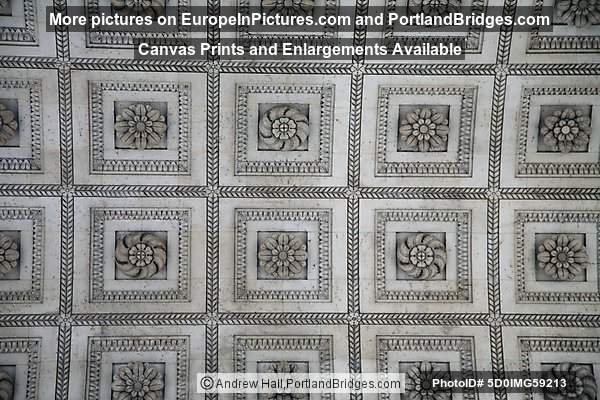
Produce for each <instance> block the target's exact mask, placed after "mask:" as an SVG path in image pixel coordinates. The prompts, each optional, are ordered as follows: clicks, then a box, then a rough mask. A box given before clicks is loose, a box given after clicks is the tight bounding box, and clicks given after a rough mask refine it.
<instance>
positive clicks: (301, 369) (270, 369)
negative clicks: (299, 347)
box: [258, 361, 308, 400]
mask: <svg viewBox="0 0 600 400" xmlns="http://www.w3.org/2000/svg"><path fill="white" fill-rule="evenodd" d="M260 364H262V363H258V365H260ZM307 367H308V363H306V362H290V361H273V362H270V363H268V365H267V368H266V371H267V373H270V374H299V373H306V372H308V369H307ZM259 372H260V371H259ZM260 398H265V399H267V400H300V399H307V398H308V396H307V395H306V394H304V393H288V392H280V393H269V394H267V395H259V399H260Z"/></svg>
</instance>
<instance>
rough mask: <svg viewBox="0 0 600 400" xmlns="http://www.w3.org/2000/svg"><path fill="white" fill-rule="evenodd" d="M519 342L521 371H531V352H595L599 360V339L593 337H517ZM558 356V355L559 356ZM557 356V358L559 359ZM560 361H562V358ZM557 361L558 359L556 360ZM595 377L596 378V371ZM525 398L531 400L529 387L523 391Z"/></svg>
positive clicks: (532, 395) (596, 372) (531, 395)
mask: <svg viewBox="0 0 600 400" xmlns="http://www.w3.org/2000/svg"><path fill="white" fill-rule="evenodd" d="M517 340H518V343H519V362H520V367H521V371H522V372H524V373H530V372H531V362H532V353H542V352H549V353H558V354H560V353H563V354H564V353H581V354H585V353H595V354H596V355H597V358H596V360H600V339H598V338H593V337H539V336H538V337H530V336H520V337H517ZM559 357H560V356H559ZM559 357H557V360H558V359H559ZM560 361H564V358H563V359H561V360H560ZM557 363H558V361H557ZM594 372H595V378H596V379H598V371H594ZM524 395H525V399H526V400H533V399H534V397H535V396H534V394H533V392H532V391H531V389H529V390H527V391H526V392H525V393H524Z"/></svg>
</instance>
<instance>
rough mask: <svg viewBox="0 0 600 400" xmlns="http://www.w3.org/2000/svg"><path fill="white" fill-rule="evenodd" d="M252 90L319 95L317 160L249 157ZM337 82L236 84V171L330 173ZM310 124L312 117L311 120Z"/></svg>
mask: <svg viewBox="0 0 600 400" xmlns="http://www.w3.org/2000/svg"><path fill="white" fill-rule="evenodd" d="M250 94H265V95H272V94H301V95H309V96H311V95H312V96H319V104H320V108H319V114H320V117H319V122H320V125H319V149H318V155H317V158H316V159H315V160H314V161H271V162H267V161H257V160H251V159H249V148H248V142H249V135H250V129H249V128H250V127H249V125H248V97H249V95H250ZM334 95H335V85H333V84H325V85H285V84H274V85H266V84H265V85H244V84H238V85H236V94H235V96H236V98H235V104H236V113H237V115H236V121H237V122H236V133H235V174H236V175H273V174H277V175H292V176H307V175H311V176H312V175H318V176H331V175H332V165H331V163H332V146H331V142H332V136H333V130H334V108H335V101H334ZM309 124H310V121H309Z"/></svg>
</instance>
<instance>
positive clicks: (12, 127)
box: [0, 5, 19, 146]
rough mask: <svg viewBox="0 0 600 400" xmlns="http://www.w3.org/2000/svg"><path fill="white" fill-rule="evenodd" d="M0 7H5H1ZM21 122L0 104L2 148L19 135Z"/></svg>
mask: <svg viewBox="0 0 600 400" xmlns="http://www.w3.org/2000/svg"><path fill="white" fill-rule="evenodd" d="M0 7H3V6H1V5H0ZM18 128H19V122H18V121H17V120H16V118H15V114H14V113H13V112H12V111H10V110H9V109H8V108H6V105H4V104H2V103H0V146H4V145H5V144H6V143H7V142H8V141H9V140H10V139H11V138H12V137H13V136H15V135H16V134H17V129H18Z"/></svg>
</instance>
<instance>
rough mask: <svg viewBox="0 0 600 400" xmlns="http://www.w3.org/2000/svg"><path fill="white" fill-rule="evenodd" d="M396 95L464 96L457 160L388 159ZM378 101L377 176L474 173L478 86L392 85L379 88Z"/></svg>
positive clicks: (463, 174) (465, 174) (469, 174)
mask: <svg viewBox="0 0 600 400" xmlns="http://www.w3.org/2000/svg"><path fill="white" fill-rule="evenodd" d="M394 95H414V96H419V95H438V96H444V95H451V96H452V95H454V96H461V97H462V101H461V107H460V127H459V133H458V135H459V136H458V154H457V159H456V161H454V162H421V161H418V162H417V161H415V162H395V161H388V160H387V155H386V153H387V149H388V146H389V144H388V130H389V123H390V122H389V117H388V115H389V103H390V97H391V96H394ZM378 99H379V101H378V104H377V164H376V168H377V171H376V173H375V175H376V176H439V175H444V176H471V174H472V168H473V165H472V164H473V133H474V132H473V130H474V125H473V124H474V118H475V106H476V99H477V89H476V88H474V87H433V86H432V87H417V86H405V87H392V86H382V87H380V88H379V96H378Z"/></svg>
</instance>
